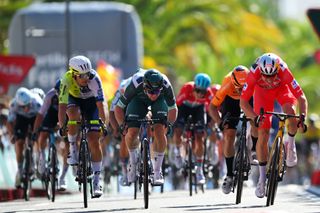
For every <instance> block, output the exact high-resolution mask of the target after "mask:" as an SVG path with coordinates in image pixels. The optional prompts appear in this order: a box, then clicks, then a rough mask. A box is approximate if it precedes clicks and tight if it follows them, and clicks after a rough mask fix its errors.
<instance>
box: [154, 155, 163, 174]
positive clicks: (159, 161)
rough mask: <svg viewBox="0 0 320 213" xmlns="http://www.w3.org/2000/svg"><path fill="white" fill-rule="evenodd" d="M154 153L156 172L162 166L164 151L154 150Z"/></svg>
mask: <svg viewBox="0 0 320 213" xmlns="http://www.w3.org/2000/svg"><path fill="white" fill-rule="evenodd" d="M153 153H154V164H153V166H154V172H160V171H161V167H162V161H163V157H164V152H153Z"/></svg>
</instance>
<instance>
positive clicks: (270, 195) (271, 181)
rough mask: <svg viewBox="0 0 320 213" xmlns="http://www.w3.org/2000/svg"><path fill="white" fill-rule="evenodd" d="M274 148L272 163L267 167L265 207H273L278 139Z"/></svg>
mask: <svg viewBox="0 0 320 213" xmlns="http://www.w3.org/2000/svg"><path fill="white" fill-rule="evenodd" d="M276 143H277V144H276V146H275V148H274V151H273V153H272V161H271V164H270V165H269V167H270V168H269V174H268V180H267V206H270V205H273V203H274V199H275V197H276V193H277V188H278V171H279V168H278V162H279V146H280V138H278V139H277V142H276Z"/></svg>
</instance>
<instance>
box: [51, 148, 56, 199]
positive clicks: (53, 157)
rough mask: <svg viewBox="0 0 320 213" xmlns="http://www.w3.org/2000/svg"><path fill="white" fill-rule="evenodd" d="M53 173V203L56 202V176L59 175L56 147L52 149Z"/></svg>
mask: <svg viewBox="0 0 320 213" xmlns="http://www.w3.org/2000/svg"><path fill="white" fill-rule="evenodd" d="M50 158H51V163H50V165H51V168H50V169H51V172H50V183H51V184H50V185H51V201H52V202H54V200H55V196H56V175H57V151H56V149H55V148H54V147H52V148H51V157H50Z"/></svg>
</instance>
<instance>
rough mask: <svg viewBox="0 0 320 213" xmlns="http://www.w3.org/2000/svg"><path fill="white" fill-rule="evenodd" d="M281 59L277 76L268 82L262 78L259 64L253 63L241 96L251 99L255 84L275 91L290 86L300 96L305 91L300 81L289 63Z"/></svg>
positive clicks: (296, 95) (297, 96)
mask: <svg viewBox="0 0 320 213" xmlns="http://www.w3.org/2000/svg"><path fill="white" fill-rule="evenodd" d="M279 60H280V66H279V70H278V73H277V75H276V77H275V78H274V79H273V81H272V83H268V82H266V81H265V80H264V79H263V78H262V74H261V72H260V68H259V66H258V64H257V62H256V63H255V64H253V65H252V66H251V68H250V73H249V75H248V77H247V82H246V84H245V85H244V87H243V91H242V95H241V98H243V99H245V100H249V99H250V98H251V96H252V95H253V92H254V88H255V86H258V87H260V88H262V89H263V90H268V91H272V90H273V91H274V90H277V89H278V88H280V87H286V86H288V87H289V89H290V91H291V92H292V94H293V95H294V96H295V97H296V98H299V97H300V96H301V95H302V94H303V91H302V89H301V87H300V86H299V84H298V82H297V81H296V80H295V79H294V77H293V75H292V73H291V71H290V70H289V68H288V66H287V64H286V63H285V62H283V61H282V60H281V59H279Z"/></svg>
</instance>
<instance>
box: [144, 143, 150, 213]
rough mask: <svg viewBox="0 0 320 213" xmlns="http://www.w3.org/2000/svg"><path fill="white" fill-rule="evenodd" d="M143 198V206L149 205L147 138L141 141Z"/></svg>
mask: <svg viewBox="0 0 320 213" xmlns="http://www.w3.org/2000/svg"><path fill="white" fill-rule="evenodd" d="M143 198H144V208H145V209H147V208H148V206H149V163H148V140H146V139H145V140H144V141H143Z"/></svg>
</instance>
